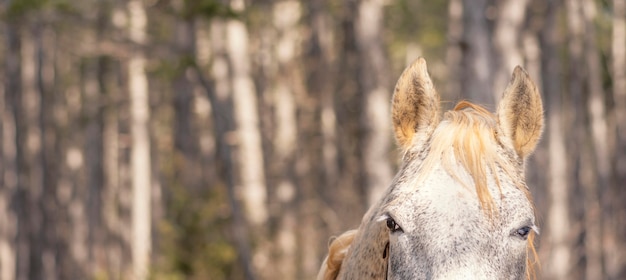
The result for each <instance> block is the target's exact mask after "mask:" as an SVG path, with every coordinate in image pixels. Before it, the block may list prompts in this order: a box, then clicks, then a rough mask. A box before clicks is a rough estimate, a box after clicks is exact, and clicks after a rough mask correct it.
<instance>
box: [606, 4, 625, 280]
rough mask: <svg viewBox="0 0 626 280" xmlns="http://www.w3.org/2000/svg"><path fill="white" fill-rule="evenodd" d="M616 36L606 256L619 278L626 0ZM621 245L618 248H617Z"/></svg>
mask: <svg viewBox="0 0 626 280" xmlns="http://www.w3.org/2000/svg"><path fill="white" fill-rule="evenodd" d="M612 22H613V36H612V37H613V38H612V45H611V54H612V55H611V65H610V67H611V72H612V75H613V100H615V107H614V109H613V110H614V119H613V123H614V124H615V131H616V134H617V135H616V137H615V141H616V145H615V146H614V147H613V148H614V150H615V153H614V157H615V159H614V162H615V163H614V164H615V167H614V169H613V170H614V172H615V178H614V180H615V181H614V183H613V186H612V190H611V191H610V192H609V194H610V195H609V199H611V200H612V201H613V202H612V203H611V204H612V206H613V207H614V208H613V209H614V211H613V216H612V220H611V228H610V231H609V234H612V236H611V237H612V238H610V239H609V240H607V242H605V249H604V250H605V257H604V259H605V260H606V262H607V268H606V270H607V274H608V276H609V277H611V278H612V279H619V277H620V276H622V277H623V276H624V274H625V273H626V271H624V267H626V259H625V257H626V255H625V253H624V250H626V246H625V244H624V243H621V244H620V236H622V237H623V236H625V235H626V226H625V225H624V223H623V222H622V221H623V218H624V217H626V206H624V205H623V201H624V200H625V199H626V192H624V190H623V182H626V48H624V46H625V45H626V1H624V0H613V19H612ZM616 248H617V249H616Z"/></svg>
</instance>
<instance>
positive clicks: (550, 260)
mask: <svg viewBox="0 0 626 280" xmlns="http://www.w3.org/2000/svg"><path fill="white" fill-rule="evenodd" d="M558 14H559V9H558V3H557V1H556V0H552V1H549V2H548V5H547V10H546V21H545V25H544V28H543V30H542V32H541V45H542V49H543V54H542V61H543V63H542V65H543V67H544V68H543V69H542V73H544V74H543V89H544V96H546V101H547V102H546V116H547V118H548V121H547V132H548V133H547V137H548V139H547V141H548V151H549V153H550V156H549V158H550V166H549V170H548V173H549V176H548V178H549V181H548V184H547V188H548V193H549V197H550V201H549V202H548V213H547V215H546V218H547V219H546V222H545V225H546V229H545V233H546V234H545V235H542V236H544V238H546V239H547V240H548V241H547V242H549V244H551V250H550V252H549V253H546V255H547V262H546V264H545V266H544V268H543V269H542V271H543V274H544V276H545V277H546V278H547V279H566V278H567V277H568V275H569V274H568V273H569V269H570V263H571V261H570V257H571V254H572V251H571V243H570V236H569V234H570V230H569V229H570V228H571V227H572V225H571V223H570V218H569V199H568V195H569V193H570V190H569V187H568V186H569V184H568V180H567V162H568V161H567V160H568V159H567V158H566V152H565V151H566V147H565V135H564V129H563V121H564V120H563V119H562V113H561V112H562V111H563V102H562V98H561V96H562V89H561V86H560V78H559V76H558V73H560V71H561V69H560V68H561V67H560V61H559V58H558V49H557V46H559V45H560V41H559V39H560V38H559V37H558V35H557V34H558V26H557V18H558Z"/></svg>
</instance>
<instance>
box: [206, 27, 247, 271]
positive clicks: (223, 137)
mask: <svg viewBox="0 0 626 280" xmlns="http://www.w3.org/2000/svg"><path fill="white" fill-rule="evenodd" d="M225 36H227V29H226V24H225V23H224V22H222V21H220V20H213V21H212V24H211V44H212V49H213V50H214V60H213V65H212V69H211V72H212V77H213V79H214V80H215V85H212V84H210V82H209V81H208V80H207V79H204V78H203V74H202V73H201V71H200V68H198V67H196V71H197V74H198V77H199V80H200V81H201V82H202V85H203V87H204V89H205V91H206V92H207V94H208V97H209V101H210V102H211V106H212V110H211V112H212V113H213V116H212V117H213V125H214V129H215V142H216V143H215V146H216V151H217V155H216V157H217V159H218V161H217V174H221V175H222V178H221V180H222V181H223V183H224V185H226V187H227V194H228V202H229V205H230V210H231V213H232V219H233V222H232V228H231V232H232V235H233V242H234V243H235V246H236V247H237V257H238V259H239V263H240V265H241V267H242V269H243V277H244V279H247V280H251V279H255V276H254V267H253V264H252V250H251V248H250V242H249V237H248V235H249V234H248V224H247V222H246V216H245V213H244V211H242V210H243V206H242V205H241V203H240V196H238V195H237V190H236V188H237V187H236V184H237V174H236V172H237V171H236V168H237V164H236V162H237V160H236V159H235V152H234V151H233V150H234V147H235V145H236V144H237V143H236V141H237V139H236V136H235V133H236V128H235V117H234V114H235V113H234V111H233V110H234V109H233V108H234V106H233V100H232V99H233V96H232V94H231V93H232V91H231V86H232V85H231V83H230V80H229V65H228V57H227V54H228V52H227V49H228V46H227V45H226V42H224V40H223V38H224V37H225Z"/></svg>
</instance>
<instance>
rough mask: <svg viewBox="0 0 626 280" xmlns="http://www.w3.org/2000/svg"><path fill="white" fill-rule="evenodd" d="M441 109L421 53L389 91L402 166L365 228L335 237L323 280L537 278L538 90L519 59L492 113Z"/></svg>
mask: <svg viewBox="0 0 626 280" xmlns="http://www.w3.org/2000/svg"><path fill="white" fill-rule="evenodd" d="M440 110H441V109H440V97H439V95H438V93H437V91H436V90H435V88H434V86H433V83H432V81H431V78H430V76H429V74H428V69H427V65H426V61H425V60H424V59H423V58H419V59H417V60H416V61H414V62H413V63H412V64H411V65H409V66H408V67H407V68H406V69H405V70H404V72H403V73H402V74H401V76H400V78H399V79H398V82H397V84H396V87H395V91H394V93H393V97H392V110H391V111H392V116H391V117H392V122H393V131H394V134H395V138H396V142H397V143H398V145H399V147H400V149H401V154H402V164H401V165H400V168H399V171H398V173H397V174H396V176H395V177H394V179H393V181H392V182H391V185H390V187H389V188H388V189H387V190H386V192H385V194H384V196H383V197H382V198H381V199H380V200H378V202H376V203H375V204H374V205H372V207H371V208H370V209H369V210H368V211H367V212H366V214H365V215H364V216H363V219H362V222H361V224H360V226H359V227H358V228H357V229H355V230H350V231H347V232H345V233H343V234H341V235H340V236H339V237H337V238H335V239H334V240H332V241H331V242H330V244H329V249H328V250H329V252H328V255H327V257H326V259H325V260H324V261H323V264H322V267H321V269H320V271H319V274H318V276H317V279H318V280H330V279H531V278H534V269H533V268H534V266H535V265H536V260H537V253H536V251H535V247H534V238H535V236H536V235H538V234H539V229H538V227H537V225H536V224H535V210H534V204H533V201H532V197H531V193H530V191H529V189H528V186H527V185H526V182H525V179H524V161H525V159H526V158H527V157H528V156H529V155H530V154H531V153H532V152H533V151H534V149H535V147H536V145H537V142H538V141H539V139H540V137H541V134H542V131H543V122H544V120H543V107H542V102H541V96H540V93H539V91H538V90H537V87H536V86H535V84H534V83H533V81H532V80H531V78H530V77H529V75H528V73H527V72H526V71H525V70H524V69H523V68H522V67H520V66H517V67H516V68H515V69H514V70H513V74H512V77H511V80H510V82H509V84H508V85H507V86H506V88H505V90H504V93H503V95H502V98H501V100H500V102H499V103H498V107H497V110H496V112H495V113H491V112H489V111H488V110H486V109H485V108H483V107H481V106H479V105H476V104H473V103H470V102H468V101H461V102H459V103H458V104H457V105H456V106H455V108H454V109H453V110H450V111H447V112H445V113H444V114H443V118H442V117H441V114H440Z"/></svg>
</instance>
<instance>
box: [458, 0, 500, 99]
mask: <svg viewBox="0 0 626 280" xmlns="http://www.w3.org/2000/svg"><path fill="white" fill-rule="evenodd" d="M487 7H488V1H487V0H478V1H474V0H463V27H464V30H463V34H464V37H463V45H462V50H463V61H462V67H463V70H462V71H461V74H462V75H463V77H462V78H461V88H462V89H463V97H464V98H468V99H469V100H472V101H473V102H476V103H478V104H481V105H485V106H488V107H491V108H492V109H494V108H493V107H494V106H495V100H499V99H500V92H498V93H494V92H493V90H492V86H493V65H494V62H493V52H492V46H491V40H490V38H491V32H490V31H489V22H488V19H487V15H486V12H487Z"/></svg>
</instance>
